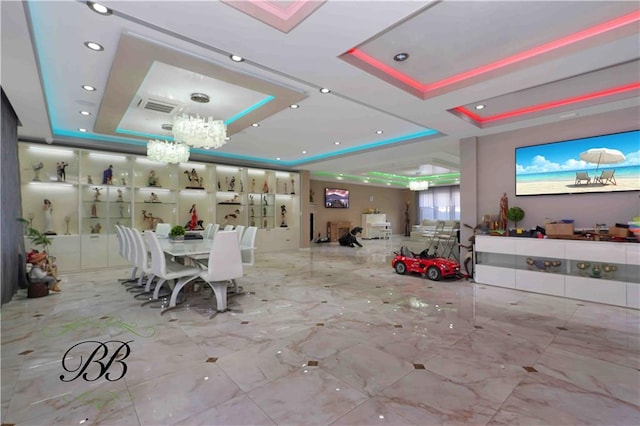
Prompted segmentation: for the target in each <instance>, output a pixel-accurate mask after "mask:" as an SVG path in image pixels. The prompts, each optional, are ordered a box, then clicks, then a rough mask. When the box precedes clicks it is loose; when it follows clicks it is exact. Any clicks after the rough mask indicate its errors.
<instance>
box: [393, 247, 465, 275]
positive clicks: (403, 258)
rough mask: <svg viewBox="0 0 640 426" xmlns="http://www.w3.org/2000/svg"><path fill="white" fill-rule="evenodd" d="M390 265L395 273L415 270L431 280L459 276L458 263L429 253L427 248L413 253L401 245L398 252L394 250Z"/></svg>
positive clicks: (401, 273)
mask: <svg viewBox="0 0 640 426" xmlns="http://www.w3.org/2000/svg"><path fill="white" fill-rule="evenodd" d="M394 254H395V257H394V258H393V259H392V260H391V267H392V268H393V269H395V271H396V273H398V274H400V275H404V274H406V273H407V272H415V273H418V274H421V275H422V276H423V277H427V278H429V279H430V280H432V281H440V280H441V279H442V278H461V277H462V275H461V274H460V264H459V263H458V262H456V261H455V260H452V259H449V258H446V257H436V256H434V255H430V254H429V252H428V251H427V250H424V251H423V252H422V253H420V254H415V253H413V252H412V251H411V250H409V249H408V248H407V247H401V248H400V251H399V252H397V251H396V252H394Z"/></svg>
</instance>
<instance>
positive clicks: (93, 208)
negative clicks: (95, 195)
mask: <svg viewBox="0 0 640 426" xmlns="http://www.w3.org/2000/svg"><path fill="white" fill-rule="evenodd" d="M91 217H98V207H97V206H96V203H93V204H91Z"/></svg>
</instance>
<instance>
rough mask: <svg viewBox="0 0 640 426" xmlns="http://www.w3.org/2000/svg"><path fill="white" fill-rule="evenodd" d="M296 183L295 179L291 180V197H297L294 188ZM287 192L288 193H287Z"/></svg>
mask: <svg viewBox="0 0 640 426" xmlns="http://www.w3.org/2000/svg"><path fill="white" fill-rule="evenodd" d="M295 183H296V181H295V179H291V195H296V190H295V187H294V185H295ZM285 192H287V191H285Z"/></svg>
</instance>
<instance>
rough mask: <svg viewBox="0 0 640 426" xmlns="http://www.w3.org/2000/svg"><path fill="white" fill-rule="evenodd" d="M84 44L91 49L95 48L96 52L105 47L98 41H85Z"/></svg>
mask: <svg viewBox="0 0 640 426" xmlns="http://www.w3.org/2000/svg"><path fill="white" fill-rule="evenodd" d="M84 45H85V46H87V47H88V48H89V49H91V50H95V51H96V52H99V51H101V50H104V47H102V45H100V44H98V43H96V42H95V41H85V42H84Z"/></svg>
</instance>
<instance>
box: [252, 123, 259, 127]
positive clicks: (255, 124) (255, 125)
mask: <svg viewBox="0 0 640 426" xmlns="http://www.w3.org/2000/svg"><path fill="white" fill-rule="evenodd" d="M251 126H252V127H260V123H253V124H252V125H251Z"/></svg>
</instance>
